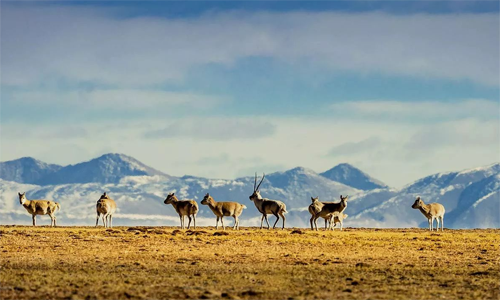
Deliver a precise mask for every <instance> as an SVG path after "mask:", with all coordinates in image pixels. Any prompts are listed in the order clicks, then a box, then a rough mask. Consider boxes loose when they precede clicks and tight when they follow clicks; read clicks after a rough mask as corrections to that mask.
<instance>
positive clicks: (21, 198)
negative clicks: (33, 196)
mask: <svg viewBox="0 0 500 300" xmlns="http://www.w3.org/2000/svg"><path fill="white" fill-rule="evenodd" d="M17 194H19V203H21V204H24V202H26V200H27V199H26V192H24V193H22V194H21V193H17Z"/></svg>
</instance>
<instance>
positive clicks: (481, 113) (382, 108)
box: [330, 99, 500, 122]
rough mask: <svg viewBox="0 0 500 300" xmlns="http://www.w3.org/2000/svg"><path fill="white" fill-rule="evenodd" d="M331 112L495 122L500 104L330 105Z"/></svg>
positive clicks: (377, 102) (472, 101) (376, 102)
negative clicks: (471, 119)
mask: <svg viewBox="0 0 500 300" xmlns="http://www.w3.org/2000/svg"><path fill="white" fill-rule="evenodd" d="M330 108H331V110H332V112H334V113H338V114H339V115H347V116H349V117H352V116H358V117H359V116H362V117H371V118H377V119H379V120H381V121H384V119H389V120H394V119H397V120H405V119H407V120H411V121H415V120H420V122H422V121H428V120H433V121H447V120H450V119H452V120H453V119H464V118H471V117H473V118H481V119H488V120H491V119H498V117H499V111H500V102H498V101H490V100H485V99H469V100H456V101H453V102H438V101H419V102H402V101H385V100H374V101H352V102H340V103H334V104H332V105H330Z"/></svg>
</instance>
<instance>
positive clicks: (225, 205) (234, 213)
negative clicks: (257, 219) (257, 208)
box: [201, 193, 247, 230]
mask: <svg viewBox="0 0 500 300" xmlns="http://www.w3.org/2000/svg"><path fill="white" fill-rule="evenodd" d="M201 204H203V205H208V207H210V209H211V210H212V212H213V213H214V214H215V216H216V217H217V221H216V222H215V229H219V218H220V222H221V223H222V229H223V230H226V228H225V227H224V220H223V218H224V216H226V217H233V218H234V227H233V229H239V228H240V219H239V218H238V217H239V216H240V215H241V213H242V212H243V209H245V208H247V207H246V206H245V205H243V204H240V203H238V202H215V200H214V198H213V197H212V196H210V194H209V193H207V194H206V195H205V197H204V198H203V200H202V201H201Z"/></svg>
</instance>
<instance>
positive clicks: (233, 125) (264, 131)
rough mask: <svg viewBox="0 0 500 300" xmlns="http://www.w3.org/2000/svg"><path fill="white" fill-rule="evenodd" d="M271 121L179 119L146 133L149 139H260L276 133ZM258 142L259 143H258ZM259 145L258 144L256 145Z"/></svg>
mask: <svg viewBox="0 0 500 300" xmlns="http://www.w3.org/2000/svg"><path fill="white" fill-rule="evenodd" d="M275 131H276V126H275V125H274V124H272V123H270V122H266V121H264V122H262V121H259V120H251V119H247V120H245V119H235V118H212V119H210V118H206V119H196V120H177V121H175V122H172V123H171V124H170V125H168V126H167V127H164V128H161V129H155V130H149V131H147V132H145V133H144V137H145V138H148V139H159V138H196V139H208V140H235V139H259V138H262V137H268V136H271V135H273V134H274V133H275ZM256 144H257V143H256ZM256 146H257V145H256Z"/></svg>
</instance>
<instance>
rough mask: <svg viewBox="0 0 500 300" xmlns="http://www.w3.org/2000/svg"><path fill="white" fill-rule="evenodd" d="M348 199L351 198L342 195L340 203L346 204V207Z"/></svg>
mask: <svg viewBox="0 0 500 300" xmlns="http://www.w3.org/2000/svg"><path fill="white" fill-rule="evenodd" d="M348 198H349V196H347V195H345V196H342V195H340V202H341V203H344V205H347V199H348Z"/></svg>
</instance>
